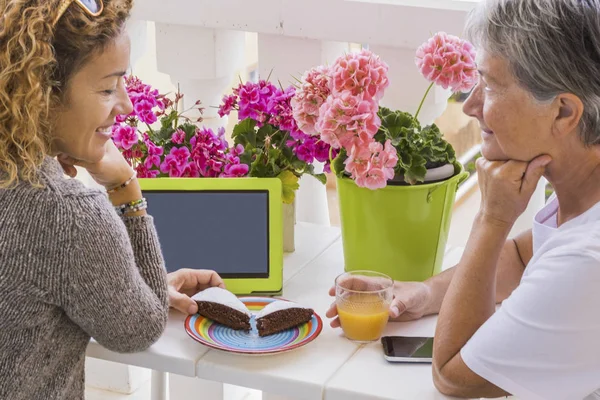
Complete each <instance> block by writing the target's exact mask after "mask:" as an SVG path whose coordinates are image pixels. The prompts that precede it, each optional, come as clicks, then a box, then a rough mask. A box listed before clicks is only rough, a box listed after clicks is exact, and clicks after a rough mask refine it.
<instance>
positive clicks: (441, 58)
mask: <svg viewBox="0 0 600 400" xmlns="http://www.w3.org/2000/svg"><path fill="white" fill-rule="evenodd" d="M415 62H416V64H417V67H419V69H420V70H421V73H422V74H423V76H424V77H425V78H426V79H427V80H428V81H430V82H434V83H435V84H437V85H440V86H441V87H443V88H444V89H448V88H451V89H452V90H453V91H455V92H468V91H469V90H471V89H472V88H473V86H475V84H476V83H477V77H478V74H477V66H476V64H475V49H474V47H473V45H472V44H471V43H469V42H467V41H466V40H462V39H460V38H458V37H456V36H453V35H447V34H446V33H444V32H439V33H436V34H435V35H434V36H433V37H432V38H430V39H429V40H428V41H427V42H425V43H423V45H421V47H419V48H418V49H417V55H416V58H415Z"/></svg>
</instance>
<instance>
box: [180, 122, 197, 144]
mask: <svg viewBox="0 0 600 400" xmlns="http://www.w3.org/2000/svg"><path fill="white" fill-rule="evenodd" d="M180 128H181V130H183V131H184V132H185V141H186V143H188V142H189V141H190V139H191V138H193V137H194V135H195V134H196V130H197V129H198V128H197V127H196V125H194V124H190V123H189V122H186V123H185V124H183V125H181V126H180Z"/></svg>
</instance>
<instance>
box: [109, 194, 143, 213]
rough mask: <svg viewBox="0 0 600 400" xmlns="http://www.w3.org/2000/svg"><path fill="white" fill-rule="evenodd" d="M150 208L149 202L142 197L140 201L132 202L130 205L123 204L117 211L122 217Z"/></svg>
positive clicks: (116, 208)
mask: <svg viewBox="0 0 600 400" xmlns="http://www.w3.org/2000/svg"><path fill="white" fill-rule="evenodd" d="M147 208H148V201H147V200H146V199H145V198H144V197H142V198H141V199H139V200H134V201H130V202H129V203H125V204H122V205H120V206H116V207H115V211H116V212H117V214H119V215H120V216H123V215H125V214H129V213H135V212H138V211H142V210H145V209H147Z"/></svg>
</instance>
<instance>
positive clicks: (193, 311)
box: [188, 306, 196, 314]
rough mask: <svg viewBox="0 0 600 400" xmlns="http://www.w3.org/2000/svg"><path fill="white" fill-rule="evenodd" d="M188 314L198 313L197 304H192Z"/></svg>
mask: <svg viewBox="0 0 600 400" xmlns="http://www.w3.org/2000/svg"><path fill="white" fill-rule="evenodd" d="M188 314H196V307H195V306H190V307H189V308H188Z"/></svg>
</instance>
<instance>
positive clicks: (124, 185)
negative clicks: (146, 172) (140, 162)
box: [106, 171, 137, 194]
mask: <svg viewBox="0 0 600 400" xmlns="http://www.w3.org/2000/svg"><path fill="white" fill-rule="evenodd" d="M135 178H137V172H135V171H133V175H131V178H129V179H127V180H126V181H125V182H123V183H121V184H120V185H119V186H115V187H113V188H111V189H107V190H106V193H108V194H112V193H115V192H116V191H118V190H121V189H124V188H125V187H126V186H127V185H129V184H130V183H131V182H133V180H134V179H135Z"/></svg>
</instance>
